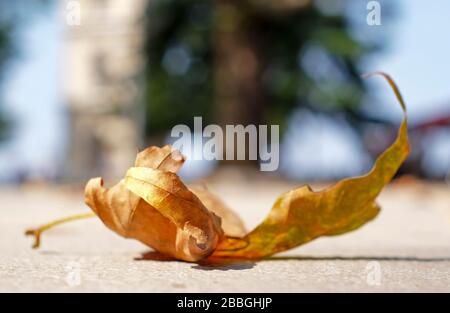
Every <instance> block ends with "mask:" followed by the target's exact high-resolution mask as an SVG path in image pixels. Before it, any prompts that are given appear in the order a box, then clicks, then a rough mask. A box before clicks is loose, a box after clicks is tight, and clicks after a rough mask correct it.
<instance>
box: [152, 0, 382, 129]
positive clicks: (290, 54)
mask: <svg viewBox="0 0 450 313" xmlns="http://www.w3.org/2000/svg"><path fill="white" fill-rule="evenodd" d="M297 2H298V3H299V5H298V6H295V5H292V4H293V3H294V4H295V3H296V2H295V1H284V0H283V1H277V2H274V1H253V0H216V1H211V0H206V1H204V0H153V1H151V2H150V6H149V8H148V12H147V21H148V44H147V51H146V53H147V55H148V70H147V86H146V87H147V88H146V91H147V101H146V103H147V120H148V123H147V132H148V134H155V133H158V132H162V131H165V130H167V129H169V128H170V127H172V126H173V125H174V124H178V123H185V124H188V125H190V124H191V123H192V116H194V115H197V116H203V117H204V118H205V120H206V122H227V121H230V120H231V121H235V122H242V123H252V122H253V123H259V122H264V123H276V124H280V125H282V127H283V126H284V125H285V124H286V121H287V119H288V117H289V115H290V113H291V112H292V110H294V109H295V108H298V107H299V106H306V107H309V108H312V109H315V110H322V111H328V112H333V111H336V110H344V111H347V112H356V109H357V107H358V106H359V104H360V103H361V97H362V94H363V93H364V91H365V86H364V84H363V83H362V81H361V78H360V76H359V71H358V63H359V61H360V59H361V58H362V57H363V56H365V55H367V53H369V52H371V51H373V50H374V49H375V48H376V47H375V45H373V44H367V43H363V42H362V41H358V40H357V39H355V36H352V34H351V27H350V26H349V20H348V18H347V17H346V15H345V12H339V13H336V14H333V15H330V14H325V13H323V12H322V11H321V10H319V9H318V8H317V6H315V5H313V3H311V2H309V1H300V0H299V1H297ZM302 3H303V4H305V3H306V4H305V5H300V4H302ZM243 51H244V52H245V51H249V53H250V55H251V56H252V58H250V59H248V61H249V62H246V59H245V53H244V52H243ZM243 54H244V57H243V60H244V61H242V62H241V63H242V67H243V68H244V70H243V72H244V73H245V69H246V68H250V67H251V66H253V67H255V68H256V70H254V73H253V74H252V73H250V74H249V75H248V77H247V78H245V77H244V78H242V77H241V76H243V75H241V76H236V75H234V74H233V65H232V64H231V63H232V62H234V61H233V60H234V59H236V58H239V55H243ZM252 62H253V63H255V64H253V63H252ZM237 64H239V63H237ZM233 75H234V76H233ZM242 116H244V117H243V118H239V117H242Z"/></svg>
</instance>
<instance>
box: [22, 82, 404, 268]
mask: <svg viewBox="0 0 450 313" xmlns="http://www.w3.org/2000/svg"><path fill="white" fill-rule="evenodd" d="M375 74H379V75H382V76H383V77H384V78H385V79H387V81H388V82H389V84H390V85H391V87H392V89H393V90H394V93H395V95H396V97H397V99H398V101H399V102H400V104H401V107H402V109H403V112H404V119H403V122H402V124H401V127H400V129H399V132H398V136H397V138H396V140H395V142H394V143H393V144H392V145H391V146H390V147H389V148H388V149H387V150H386V151H385V152H384V153H383V154H382V155H381V156H380V157H379V158H378V159H377V160H376V162H375V165H374V166H373V168H372V170H371V171H370V172H369V173H368V174H367V175H364V176H360V177H355V178H348V179H344V180H342V181H339V182H338V183H336V184H335V185H334V186H332V187H330V188H328V189H325V190H323V191H319V192H314V191H313V190H312V189H311V188H310V187H309V186H304V187H301V188H298V189H294V190H291V191H289V192H287V193H285V194H283V195H281V196H280V197H279V198H278V199H277V200H276V202H275V204H274V205H273V207H272V210H271V211H270V213H269V215H268V216H267V218H266V219H265V220H264V221H263V222H262V223H261V224H260V225H259V226H257V227H256V228H255V229H254V230H253V231H251V232H250V233H248V234H246V232H245V228H244V226H243V223H242V221H241V220H240V218H239V217H238V216H237V215H236V214H234V213H233V212H232V211H231V210H230V209H229V208H228V207H227V206H226V205H225V204H224V203H223V202H222V201H221V200H220V199H219V198H218V197H216V196H214V195H213V194H211V193H210V192H209V191H208V190H207V189H206V188H200V187H195V188H192V189H191V190H190V189H188V188H187V187H186V186H185V185H184V184H183V183H182V182H181V180H180V179H179V177H178V176H177V175H176V171H177V170H178V169H179V168H180V167H181V166H182V164H183V162H184V158H183V156H182V155H181V153H180V152H178V151H174V150H172V148H171V147H170V146H165V147H164V148H157V147H151V148H149V149H147V150H145V151H143V152H141V153H139V154H138V156H137V159H136V163H135V167H132V168H130V169H129V170H128V172H127V175H126V177H125V179H124V180H122V181H121V182H119V183H118V184H117V185H116V186H114V187H113V188H111V189H106V188H104V187H103V181H102V179H101V178H95V179H92V180H90V181H89V183H88V184H87V186H86V192H85V198H86V203H87V204H88V205H89V206H90V207H91V208H92V210H93V211H94V212H95V214H96V215H97V216H98V217H99V218H100V219H101V220H102V221H103V223H104V224H105V225H106V226H107V227H109V228H110V229H111V230H113V231H114V232H116V233H118V234H119V235H121V236H123V237H126V238H134V239H137V240H139V241H141V242H143V243H144V244H146V245H148V246H150V247H152V248H154V249H155V250H157V251H158V252H161V253H163V254H166V255H168V256H171V257H174V258H176V259H179V260H185V261H190V262H198V261H201V260H205V259H208V260H212V261H214V260H218V259H222V260H223V259H225V258H234V259H239V258H244V259H260V258H264V257H268V256H270V255H273V254H275V253H278V252H282V251H285V250H288V249H292V248H294V247H297V246H299V245H302V244H305V243H307V242H310V241H311V240H313V239H316V238H318V237H321V236H335V235H340V234H343V233H346V232H349V231H352V230H355V229H358V228H359V227H361V226H363V225H364V224H365V223H367V222H369V221H371V220H372V219H374V218H375V217H376V216H377V215H378V213H379V212H380V208H379V207H378V205H377V204H376V202H375V200H376V198H377V196H378V195H379V194H380V192H381V190H382V189H383V187H384V186H385V185H386V184H388V183H389V181H390V180H391V179H392V178H393V177H394V175H395V174H396V172H397V171H398V169H399V168H400V166H401V165H402V164H403V162H404V161H405V159H406V157H407V156H408V153H409V149H410V148H409V141H408V132H407V128H408V126H407V116H406V107H405V104H404V101H403V98H402V96H401V94H400V92H399V90H398V88H397V86H396V85H395V83H394V82H393V80H392V79H391V78H390V77H389V76H388V75H386V74H384V73H375ZM219 216H220V217H219ZM86 217H89V216H88V215H79V216H75V217H69V218H66V219H61V220H58V221H56V222H53V223H50V224H47V225H44V226H42V227H40V228H38V229H34V230H29V231H27V234H30V235H34V236H35V238H36V243H35V247H37V246H39V238H40V234H41V233H42V232H43V231H45V230H47V229H49V228H51V227H54V226H55V225H59V224H61V223H65V222H67V221H72V220H75V219H80V218H86Z"/></svg>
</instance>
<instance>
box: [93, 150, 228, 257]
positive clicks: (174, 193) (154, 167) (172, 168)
mask: <svg viewBox="0 0 450 313" xmlns="http://www.w3.org/2000/svg"><path fill="white" fill-rule="evenodd" d="M183 162H184V158H183V157H182V155H181V154H180V152H178V151H176V150H172V148H171V147H170V146H165V147H164V148H157V147H151V148H148V149H146V150H144V151H143V152H141V153H139V154H138V157H137V159H136V164H135V166H136V167H135V168H134V169H135V170H134V171H133V172H134V174H135V177H134V178H130V177H127V178H126V180H128V181H130V180H133V182H135V183H136V184H137V185H144V186H145V192H146V198H145V199H146V200H145V201H144V200H143V199H142V198H141V197H140V196H139V195H136V194H135V193H133V192H131V191H130V190H128V189H127V188H126V186H125V181H124V180H122V181H121V182H119V183H118V184H117V185H116V186H114V187H113V188H111V189H106V188H104V187H103V181H102V179H101V178H95V179H92V180H90V181H89V182H88V184H87V186H86V191H85V201H86V204H87V205H88V206H89V207H91V209H92V210H93V211H94V212H95V214H97V216H98V217H99V218H100V219H101V220H102V221H103V223H104V224H105V225H106V226H107V227H108V228H110V229H111V230H113V231H114V232H116V233H117V234H119V235H121V236H123V237H126V238H133V239H137V240H139V241H141V242H143V243H144V244H146V245H148V246H150V247H152V248H153V249H155V250H157V251H159V252H161V253H164V254H166V255H169V256H171V257H174V258H176V259H180V260H185V261H191V262H195V261H198V260H201V259H203V258H205V257H207V256H208V255H210V254H211V253H212V252H213V251H214V249H215V248H216V246H217V244H218V242H219V241H220V240H221V239H222V237H223V231H222V229H221V226H220V223H221V219H220V218H219V217H218V216H216V215H215V214H214V213H213V212H211V211H209V210H208V209H207V208H206V207H205V206H204V205H203V204H202V202H201V201H200V200H199V199H198V197H197V196H196V195H195V194H194V193H192V192H191V191H190V190H189V189H188V188H187V187H186V186H185V185H184V184H183V183H182V182H181V180H180V179H179V178H178V176H177V175H176V174H175V172H176V171H177V170H178V169H179V168H180V167H181V166H182V165H183ZM143 175H144V176H145V177H141V176H143ZM140 179H142V180H140ZM209 197H213V195H209ZM220 210H222V211H224V210H226V208H224V207H221V208H220ZM226 213H227V214H229V215H230V216H233V217H235V216H236V215H234V214H233V213H231V212H226ZM225 217H226V216H225Z"/></svg>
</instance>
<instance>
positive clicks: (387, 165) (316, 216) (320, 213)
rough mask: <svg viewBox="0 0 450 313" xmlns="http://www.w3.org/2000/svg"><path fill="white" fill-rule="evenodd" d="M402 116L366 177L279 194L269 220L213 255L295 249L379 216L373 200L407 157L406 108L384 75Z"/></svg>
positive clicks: (241, 255) (253, 254) (239, 255)
mask: <svg viewBox="0 0 450 313" xmlns="http://www.w3.org/2000/svg"><path fill="white" fill-rule="evenodd" d="M377 74H380V75H382V76H383V77H385V78H386V79H387V81H388V82H389V84H390V85H391V87H392V88H393V90H394V92H395V95H396V97H397V99H398V101H399V102H400V105H401V107H402V109H403V112H404V120H403V122H402V124H401V126H400V130H399V132H398V137H397V139H396V140H395V142H394V143H393V144H392V145H391V146H390V147H389V148H388V149H387V150H386V151H385V152H384V153H383V154H382V155H381V156H380V157H379V158H378V159H377V160H376V162H375V165H374V166H373V168H372V170H371V171H370V172H369V173H368V174H367V175H365V176H361V177H355V178H349V179H345V180H342V181H340V182H338V183H336V184H335V185H334V186H332V187H330V188H328V189H326V190H323V191H319V192H314V191H313V190H312V189H311V188H310V187H309V186H305V187H301V188H298V189H295V190H292V191H289V192H287V193H285V194H283V195H281V196H280V197H279V198H278V199H277V200H276V202H275V204H274V206H273V208H272V210H271V212H270V213H269V215H268V217H267V218H266V219H265V220H264V221H263V222H262V223H261V224H260V225H259V226H257V227H256V229H254V230H253V231H252V232H250V233H249V234H248V235H246V236H245V237H244V238H242V239H236V238H226V239H225V240H223V241H222V242H221V243H220V245H219V247H218V248H217V249H216V251H215V252H214V254H213V257H230V258H247V259H258V258H263V257H268V256H270V255H273V254H275V253H278V252H282V251H285V250H288V249H292V248H295V247H297V246H299V245H302V244H305V243H307V242H310V241H311V240H313V239H316V238H318V237H321V236H334V235H340V234H343V233H346V232H349V231H352V230H355V229H357V228H359V227H361V226H362V225H364V224H365V223H367V222H369V221H370V220H372V219H373V218H375V217H376V216H377V214H378V213H379V211H380V209H379V207H378V206H377V204H376V203H375V199H376V198H377V196H378V195H379V194H380V192H381V190H382V189H383V187H384V186H385V185H386V184H388V183H389V181H391V179H392V178H393V177H394V175H395V174H396V172H397V170H398V169H399V168H400V166H401V165H402V163H403V162H404V161H405V159H406V157H407V156H408V153H409V142H408V129H407V128H408V126H407V117H406V106H405V104H404V101H403V98H402V96H401V94H400V92H399V90H398V88H397V86H396V85H395V83H394V82H393V80H392V79H391V78H390V77H389V76H388V75H386V74H384V73H377Z"/></svg>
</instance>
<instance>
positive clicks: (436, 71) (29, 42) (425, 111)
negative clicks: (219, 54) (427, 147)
mask: <svg viewBox="0 0 450 313" xmlns="http://www.w3.org/2000/svg"><path fill="white" fill-rule="evenodd" d="M397 2H398V3H399V15H398V16H395V18H394V21H395V22H393V23H390V24H389V25H386V26H385V25H383V26H380V27H382V31H388V32H389V36H388V39H390V46H389V48H388V49H387V50H386V51H384V52H382V53H381V54H377V55H375V56H373V57H371V58H370V59H368V60H367V62H366V63H365V64H364V70H365V71H373V70H383V71H386V72H388V73H390V74H391V75H392V76H393V77H394V78H395V79H396V80H397V82H398V83H399V84H400V86H401V89H402V92H403V94H404V95H405V98H406V100H407V102H408V105H409V111H410V116H411V119H412V120H413V121H414V120H419V119H421V118H423V117H426V116H436V115H439V114H442V113H443V112H446V113H447V114H450V86H449V85H450V79H449V73H450V40H449V38H448V36H449V35H448V32H449V30H450V18H449V16H450V1H448V0H433V1H411V0H409V1H408V0H398V1H397ZM60 21H61V20H60V19H59V17H58V16H57V14H56V10H55V12H53V13H52V14H49V15H47V16H44V17H38V18H36V20H35V21H34V22H33V23H32V24H31V25H29V27H27V28H26V29H25V30H24V32H23V35H21V37H20V46H21V49H22V56H20V58H18V59H17V60H16V61H15V63H14V65H13V67H12V71H11V75H10V76H9V78H8V80H7V81H6V84H5V86H4V87H5V89H4V90H5V91H6V94H5V100H6V106H5V111H6V112H7V113H8V114H9V115H10V116H11V117H12V118H13V119H14V120H15V122H16V128H15V133H14V136H13V138H12V139H11V140H10V142H9V143H7V144H4V145H3V146H0V180H1V178H2V177H5V176H9V171H14V170H16V169H27V170H30V169H31V170H33V171H35V172H36V174H39V173H42V172H43V171H45V172H48V171H51V166H52V165H54V164H58V162H61V160H62V158H63V157H64V148H65V147H64V142H65V139H66V138H67V137H66V136H67V134H66V131H67V130H66V127H65V125H66V123H67V121H66V120H65V110H66V108H65V106H64V101H63V96H62V88H61V87H62V86H61V81H62V74H63V73H62V62H63V60H62V56H63V54H62V35H63V25H61V23H60ZM374 87H375V88H377V90H378V91H379V92H380V97H381V99H384V100H388V101H381V103H380V107H379V108H376V111H377V112H382V114H390V115H396V116H399V115H400V113H399V110H398V108H397V107H395V106H393V105H392V103H393V101H394V100H393V99H394V98H393V97H392V95H391V94H390V91H389V89H388V88H387V86H386V85H383V84H382V81H381V80H380V81H378V82H376V83H374ZM449 153H450V152H449Z"/></svg>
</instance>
